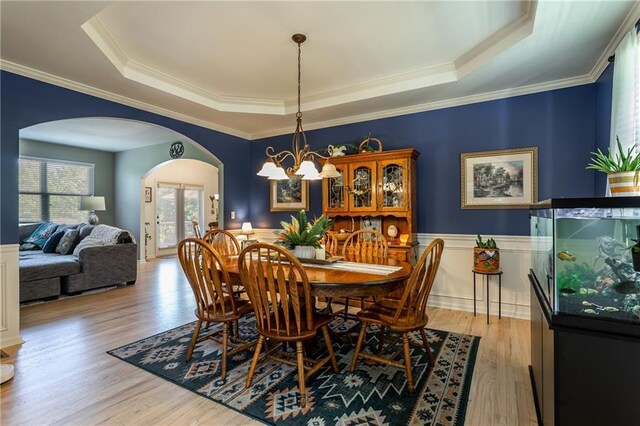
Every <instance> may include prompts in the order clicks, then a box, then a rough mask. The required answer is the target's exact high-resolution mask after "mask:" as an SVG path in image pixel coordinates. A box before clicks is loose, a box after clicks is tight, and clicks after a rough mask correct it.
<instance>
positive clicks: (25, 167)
mask: <svg viewBox="0 0 640 426" xmlns="http://www.w3.org/2000/svg"><path fill="white" fill-rule="evenodd" d="M18 166H19V176H18V188H19V217H20V222H22V223H24V222H37V221H52V222H82V221H84V220H85V219H86V215H87V213H86V212H84V211H80V210H79V206H80V196H82V195H93V190H94V174H95V165H94V164H90V163H80V162H74V161H64V160H52V159H47V158H36V157H24V156H23V157H20V159H19V163H18Z"/></svg>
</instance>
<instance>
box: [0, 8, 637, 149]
mask: <svg viewBox="0 0 640 426" xmlns="http://www.w3.org/2000/svg"><path fill="white" fill-rule="evenodd" d="M0 8H1V9H0V12H1V22H0V24H1V25H0V31H1V34H0V36H1V50H0V55H1V58H2V62H1V66H2V68H3V69H6V70H8V71H13V72H18V73H20V74H23V75H27V76H31V77H34V78H38V79H41V80H44V81H49V82H52V83H54V84H58V85H61V86H65V87H69V88H72V89H75V90H80V91H83V92H85V93H90V94H93V95H96V96H100V97H103V98H107V99H112V100H115V101H118V102H122V103H125V104H128V105H132V106H136V107H139V108H143V109H146V110H150V111H154V112H158V113H161V114H165V115H169V116H172V117H176V118H178V119H182V120H185V121H189V122H192V123H196V124H199V125H203V126H206V127H209V128H213V129H217V130H220V131H223V132H226V133H230V134H235V135H238V136H241V137H244V138H248V139H255V138H259V137H264V136H269V135H274V134H281V133H291V132H292V131H293V127H294V124H295V120H294V117H293V114H294V113H295V111H296V71H297V68H296V67H297V65H296V60H297V46H296V45H295V43H294V42H293V41H291V35H292V34H294V33H296V32H301V33H304V34H306V35H307V37H308V40H307V41H306V42H305V43H304V44H303V45H302V97H303V99H302V111H303V120H304V125H305V128H306V129H313V128H319V127H326V126H331V125H336V124H343V123H349V122H356V121H362V120H366V119H374V118H379V117H386V116H393V115H399V114H404V113H410V112H417V111H424V110H429V109H435V108H442V107H446V106H451V105H459V104H464V103H471V102H478V101H482V100H487V99H496V98H500V97H505V96H511V95H516V94H524V93H533V92H538V91H542V90H549V89H551V88H558V87H568V86H573V85H578V84H586V83H589V82H593V81H594V80H595V79H596V78H597V77H598V76H599V74H600V72H601V71H602V70H603V69H604V67H605V66H606V58H607V57H608V56H609V55H610V54H611V53H612V51H613V49H614V48H615V45H616V43H617V40H619V39H620V38H621V36H622V35H623V34H624V30H626V29H628V28H629V27H631V26H632V25H633V23H635V21H636V20H637V19H638V18H640V7H639V5H638V3H637V2H635V1H599V2H598V1H551V0H542V1H538V2H535V1H533V2H525V1H484V0H483V1H480V0H478V1H468V2H458V1H423V2H419V1H418V2H397V1H395V2H391V1H387V2H384V1H383V2H328V1H325V2H322V1H319V2H308V1H298V2H269V1H264V2H241V1H238V2H212V1H209V2H151V1H146V2H89V1H87V2H83V1H79V2H7V1H2V3H0Z"/></svg>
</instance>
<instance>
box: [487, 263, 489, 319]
mask: <svg viewBox="0 0 640 426" xmlns="http://www.w3.org/2000/svg"><path fill="white" fill-rule="evenodd" d="M487 324H489V275H487Z"/></svg>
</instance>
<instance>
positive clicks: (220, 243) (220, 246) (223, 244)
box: [202, 229, 240, 256]
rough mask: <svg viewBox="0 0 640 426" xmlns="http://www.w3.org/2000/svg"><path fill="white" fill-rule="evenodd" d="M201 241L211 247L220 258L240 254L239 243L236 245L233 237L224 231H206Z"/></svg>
mask: <svg viewBox="0 0 640 426" xmlns="http://www.w3.org/2000/svg"><path fill="white" fill-rule="evenodd" d="M202 239H203V240H204V241H206V242H207V243H209V244H211V247H213V249H214V250H215V251H217V252H218V253H219V254H220V255H221V256H237V255H238V254H240V243H238V240H237V239H236V237H235V235H233V234H232V233H231V232H229V231H226V230H224V229H212V230H210V231H207V233H206V234H204V237H202Z"/></svg>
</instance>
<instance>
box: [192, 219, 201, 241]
mask: <svg viewBox="0 0 640 426" xmlns="http://www.w3.org/2000/svg"><path fill="white" fill-rule="evenodd" d="M191 225H193V235H194V236H195V237H196V238H198V239H201V238H202V232H201V231H200V225H199V224H198V221H197V220H192V221H191Z"/></svg>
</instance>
